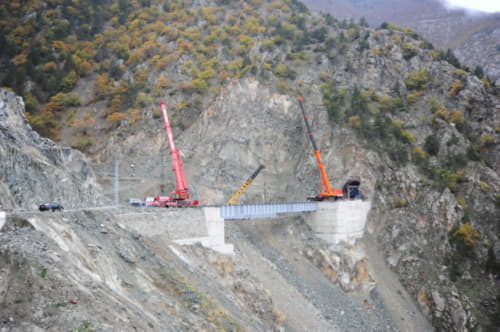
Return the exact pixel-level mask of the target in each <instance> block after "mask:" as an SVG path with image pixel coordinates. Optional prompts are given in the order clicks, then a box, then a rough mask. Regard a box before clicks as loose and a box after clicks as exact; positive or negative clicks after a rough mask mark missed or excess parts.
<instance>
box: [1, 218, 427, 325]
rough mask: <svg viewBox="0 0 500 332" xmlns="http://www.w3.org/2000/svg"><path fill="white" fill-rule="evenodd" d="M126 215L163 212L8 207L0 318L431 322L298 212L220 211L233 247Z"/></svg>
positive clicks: (361, 258)
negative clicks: (152, 228) (223, 249)
mask: <svg viewBox="0 0 500 332" xmlns="http://www.w3.org/2000/svg"><path fill="white" fill-rule="evenodd" d="M172 212H173V211H172ZM127 214H131V215H133V216H134V218H135V219H137V218H138V219H140V221H141V222H147V220H148V218H149V217H150V216H151V214H155V215H156V217H157V218H158V217H160V216H161V215H163V218H165V219H168V214H169V211H168V210H166V209H161V210H155V211H154V212H151V211H143V213H142V214H138V213H137V211H132V210H127V209H126V208H125V209H123V208H122V209H120V211H118V210H113V209H107V210H102V209H87V210H82V211H72V212H63V213H49V214H46V215H44V214H43V213H21V214H20V213H18V214H13V215H12V218H10V219H9V221H8V223H7V225H6V226H5V227H4V228H3V229H2V231H1V232H0V308H1V309H2V310H0V329H1V330H2V331H16V332H17V331H38V330H43V331H61V330H65V331H116V330H126V331H133V330H141V331H180V330H206V331H221V330H224V331H226V330H227V331H233V330H243V331H269V330H294V331H295V330H316V331H400V330H406V329H409V330H411V331H422V332H423V331H428V330H429V328H430V327H429V325H428V324H427V323H426V321H425V319H424V318H423V317H422V316H421V314H420V313H419V312H418V309H416V308H415V307H414V306H413V305H412V303H411V299H410V297H409V296H408V295H407V294H406V292H405V291H404V290H402V289H399V293H397V292H396V289H393V291H392V292H389V293H383V292H382V293H381V292H378V291H373V289H374V288H375V289H377V288H376V286H375V283H374V281H373V279H371V275H370V273H369V271H368V266H367V262H366V256H365V255H364V253H363V251H362V250H361V251H360V250H359V249H358V250H355V248H351V250H352V254H351V255H347V254H344V253H343V252H342V251H341V250H339V249H337V248H332V247H329V246H328V245H327V244H326V243H323V242H322V241H321V240H319V239H318V238H316V237H315V236H314V234H313V233H312V232H311V230H310V228H309V227H308V226H307V225H306V224H305V223H304V220H303V218H302V217H292V218H281V219H274V220H255V221H244V222H228V223H227V225H226V233H227V239H226V240H227V241H229V242H232V243H234V245H235V251H236V254H235V255H234V256H232V257H231V256H224V255H220V254H217V253H216V252H213V251H210V250H207V249H204V248H203V247H201V246H199V245H193V246H187V247H179V246H178V245H175V244H174V243H172V242H170V241H169V240H168V239H165V238H159V237H154V236H153V237H146V236H141V235H140V234H138V233H137V232H135V231H131V230H130V226H131V225H129V224H128V223H123V220H124V219H126V216H127ZM129 222H133V220H132V219H130V218H129ZM394 285H397V283H396V284H392V286H393V287H394ZM387 295H390V296H391V297H392V298H393V300H394V301H396V302H394V303H397V304H398V306H397V307H394V308H389V307H387V305H386V302H385V301H384V296H387ZM408 313H410V315H411V316H410V317H408Z"/></svg>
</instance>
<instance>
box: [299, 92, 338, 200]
mask: <svg viewBox="0 0 500 332" xmlns="http://www.w3.org/2000/svg"><path fill="white" fill-rule="evenodd" d="M297 100H298V101H299V105H300V109H301V111H302V115H303V116H304V122H305V123H306V128H307V134H308V136H309V139H310V140H311V143H312V146H313V149H314V156H315V157H316V161H317V163H318V168H319V172H320V174H321V192H320V193H319V194H317V195H316V196H314V197H308V198H307V199H308V200H314V201H322V200H325V199H326V200H337V199H342V198H344V193H343V190H342V189H332V187H331V186H330V181H329V180H328V175H327V174H326V169H325V165H323V162H322V161H321V151H320V150H319V149H318V146H317V145H316V140H315V139H314V134H313V132H312V130H311V126H310V125H309V120H308V119H307V115H306V112H305V110H304V105H303V104H302V101H303V99H302V97H299V98H297Z"/></svg>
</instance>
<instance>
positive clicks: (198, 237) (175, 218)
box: [120, 207, 233, 255]
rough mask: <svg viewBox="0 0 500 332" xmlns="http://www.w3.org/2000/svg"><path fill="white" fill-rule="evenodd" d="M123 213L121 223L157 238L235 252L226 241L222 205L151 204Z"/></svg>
mask: <svg viewBox="0 0 500 332" xmlns="http://www.w3.org/2000/svg"><path fill="white" fill-rule="evenodd" d="M149 209H153V210H154V211H151V210H149V211H148V209H144V210H140V211H137V212H132V213H130V212H129V213H124V214H123V215H121V216H120V223H121V224H122V225H123V226H124V227H126V228H129V229H132V230H134V231H136V232H137V233H139V234H141V235H144V236H147V237H151V238H153V239H156V240H160V241H166V240H171V241H173V242H175V243H177V244H180V245H191V244H195V243H201V244H202V245H203V246H204V247H207V248H210V249H212V250H215V251H218V252H220V253H223V254H229V255H231V254H233V245H232V244H226V243H225V241H224V236H225V232H224V219H222V218H221V216H220V208H219V207H203V208H201V209H200V208H193V209H191V208H189V209H163V208H149Z"/></svg>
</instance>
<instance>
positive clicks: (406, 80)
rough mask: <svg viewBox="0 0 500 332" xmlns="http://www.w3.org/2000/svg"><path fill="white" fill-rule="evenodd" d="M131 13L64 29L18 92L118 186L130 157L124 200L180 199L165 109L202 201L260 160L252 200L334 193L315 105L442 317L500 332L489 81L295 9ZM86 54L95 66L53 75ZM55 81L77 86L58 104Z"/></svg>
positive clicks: (337, 159)
mask: <svg viewBox="0 0 500 332" xmlns="http://www.w3.org/2000/svg"><path fill="white" fill-rule="evenodd" d="M123 5H127V3H124V4H123ZM129 5H130V6H126V8H127V10H128V11H127V13H128V15H124V16H123V17H121V16H120V17H114V18H109V24H108V25H104V24H103V25H102V27H103V30H102V31H101V32H102V33H101V34H98V35H96V38H94V39H92V41H90V40H84V39H78V38H80V34H79V33H80V32H81V31H80V32H79V30H78V31H75V34H74V35H73V34H69V35H64V36H63V37H64V38H66V39H64V38H63V39H64V44H61V43H55V44H53V45H54V48H53V50H52V52H49V53H43V54H45V55H47V57H48V58H43V57H42V58H41V59H40V62H39V63H38V64H37V65H36V66H35V67H34V69H39V70H47V72H45V74H43V75H42V73H40V76H36V77H33V79H32V80H30V83H29V84H19V85H17V86H16V88H17V89H19V90H22V91H21V92H22V93H23V94H24V95H25V97H26V99H28V100H30V103H29V105H30V109H29V111H28V114H29V116H28V117H29V119H30V121H31V122H32V123H33V124H34V125H35V127H36V128H37V129H38V130H40V131H41V132H43V131H44V130H46V131H45V132H46V133H47V134H49V135H51V136H56V137H57V138H59V139H60V140H61V142H64V143H67V144H68V145H73V146H75V147H78V148H79V149H81V150H83V151H85V152H86V153H87V155H88V156H89V157H90V158H92V161H93V165H94V166H95V170H96V171H97V173H98V174H99V179H100V182H101V183H102V184H103V185H105V186H108V187H109V186H110V185H111V183H112V182H111V179H110V174H112V167H113V164H114V161H115V160H118V161H120V170H121V171H120V174H121V175H122V181H123V182H122V184H123V187H122V188H123V189H124V191H123V192H122V193H121V194H122V198H123V197H129V196H138V197H141V196H142V195H146V194H148V195H151V194H156V193H158V191H159V190H160V188H161V187H160V185H161V184H163V187H164V188H165V189H166V190H170V188H173V174H172V172H171V171H170V164H169V157H168V151H167V150H166V142H165V134H164V131H163V128H162V123H161V118H160V114H159V112H158V104H157V102H158V101H160V100H165V101H166V102H167V105H168V107H169V112H170V114H171V122H172V123H173V124H174V127H173V130H174V133H175V135H176V145H177V146H178V147H179V148H180V149H181V150H182V151H183V160H184V164H185V165H186V168H187V175H188V180H189V183H190V186H191V188H192V189H193V191H194V192H196V194H197V196H198V198H200V199H202V200H205V201H206V202H207V203H222V202H224V201H225V199H227V197H228V195H230V194H231V193H233V192H234V191H235V190H236V188H238V186H239V185H241V183H242V182H243V181H244V180H245V179H246V178H247V177H248V176H249V174H250V173H251V172H252V171H253V170H254V169H255V168H256V167H257V166H258V164H260V163H262V164H264V165H266V169H265V170H264V171H263V172H262V174H261V175H259V177H258V178H257V180H256V181H255V183H254V184H253V185H252V186H251V187H250V188H249V190H248V191H247V193H245V196H243V197H242V201H243V202H254V201H282V200H297V199H301V198H303V197H306V196H309V195H311V194H314V193H316V192H317V190H318V184H319V177H318V174H317V173H318V172H317V168H316V166H315V160H314V159H313V155H312V151H311V147H310V143H309V142H308V139H307V135H306V132H305V130H304V125H303V120H302V118H301V116H300V111H299V108H298V105H297V102H296V98H297V97H298V96H299V95H302V96H303V97H304V98H305V105H306V110H307V111H308V113H309V115H310V119H311V121H312V125H313V128H314V132H315V135H316V138H317V140H318V144H319V146H320V149H321V150H322V152H323V156H324V162H325V165H326V169H327V170H328V172H329V174H330V176H331V177H332V178H331V180H332V182H333V184H334V185H335V187H338V186H341V185H342V184H343V182H344V181H345V180H346V179H347V178H348V177H349V176H360V177H361V179H362V190H363V191H364V193H365V196H366V197H367V198H368V199H370V200H371V201H372V206H373V209H372V211H371V214H370V217H369V225H368V226H369V227H368V232H369V233H370V234H371V236H373V237H375V238H376V241H377V243H379V245H380V246H381V248H382V250H383V252H384V255H385V259H386V260H387V263H388V264H390V265H391V267H392V269H393V270H394V271H396V272H397V273H398V276H399V278H400V279H401V281H402V282H403V284H404V285H405V287H406V289H407V290H408V291H409V293H410V294H411V296H412V298H413V299H414V300H415V301H418V303H419V306H420V308H421V310H422V311H423V312H424V314H425V315H426V317H427V318H428V319H429V321H431V322H432V324H433V325H434V326H435V328H436V329H439V330H459V331H465V330H473V329H483V330H488V329H495V328H496V327H498V325H499V323H498V320H497V317H499V316H500V315H499V314H498V310H499V309H498V308H499V307H498V305H499V301H498V291H499V286H498V282H499V281H498V280H499V279H498V278H499V274H500V273H499V257H500V239H499V238H498V234H500V230H499V225H498V222H497V215H498V212H499V211H498V210H499V205H500V204H499V197H500V196H499V194H500V180H499V173H498V172H499V169H498V165H499V156H500V154H499V152H500V151H499V147H498V138H497V135H498V132H499V128H500V123H499V119H498V113H499V106H498V105H499V104H500V102H499V99H498V90H496V89H495V88H494V87H491V86H490V85H489V82H488V81H487V80H484V79H483V80H481V79H479V78H478V77H477V76H475V75H472V74H471V73H469V72H467V71H466V70H464V69H460V68H457V67H455V66H454V65H453V64H451V63H450V62H449V60H450V59H449V57H447V56H446V54H445V53H444V52H442V51H439V50H436V49H434V48H433V47H431V45H430V44H429V43H428V42H426V41H425V40H421V39H420V38H419V37H418V36H416V35H415V34H414V33H413V32H412V31H409V30H404V29H401V28H397V27H394V26H391V25H387V26H385V27H384V28H379V29H375V30H374V29H370V28H367V27H364V26H362V25H360V24H356V23H346V24H344V23H343V22H340V21H337V20H336V19H334V18H333V17H332V16H331V15H327V14H322V15H312V14H309V13H307V10H305V7H304V5H303V4H302V3H299V2H295V1H285V2H280V1H275V2H264V1H262V2H261V1H251V2H248V3H247V2H241V3H227V2H224V1H222V2H213V3H212V2H210V3H203V6H201V4H199V3H193V4H187V3H185V2H183V3H171V4H169V5H166V4H163V3H162V4H160V3H158V2H153V3H152V4H149V2H148V4H146V3H144V4H142V3H141V4H140V5H139V4H138V3H136V2H131V3H130V4H129ZM106 8H107V7H106ZM113 8H114V7H111V8H109V10H116V8H114V9H113ZM241 8H243V10H241ZM40 10H42V9H40ZM102 12H103V13H105V10H104V9H103V11H102ZM68 13H73V12H71V11H68V10H61V11H57V10H56V11H54V12H52V15H54V16H55V17H58V19H60V20H62V18H64V17H65V16H64V15H66V14H68ZM105 18H106V17H104V19H105ZM127 20H129V21H127ZM122 21H123V22H128V23H130V24H122V23H123V22H122ZM96 22H97V21H96ZM59 23H60V22H59ZM96 27H99V26H98V25H93V28H96ZM104 27H105V28H104ZM125 27H126V28H125ZM41 30H42V31H43V29H41ZM71 36H73V37H71ZM74 36H76V37H74ZM131 36H133V38H132V37H131ZM46 37H47V38H48V37H53V36H52V35H50V34H48V35H47V36H46ZM75 38H76V39H75ZM94 42H95V43H96V44H93V43H94ZM63 46H64V47H63ZM72 50H78V52H76V53H75V54H73V55H75V56H78V59H80V60H82V59H85V60H86V61H87V62H88V63H89V65H90V67H88V66H83V67H85V68H87V69H88V71H83V70H75V74H71V75H70V72H71V71H72V70H73V69H74V68H73V66H74V65H76V64H78V65H79V66H82V65H83V63H84V61H75V59H76V58H75V59H74V58H73V57H71V59H73V60H72V61H69V60H68V61H66V62H64V63H62V62H61V63H60V64H59V65H58V66H56V67H53V66H52V65H47V63H48V62H51V60H53V59H51V58H50V57H54V58H61V57H62V55H63V54H66V56H69V54H71V52H72ZM91 50H96V52H95V53H93V52H90V51H91ZM65 52H66V53H65ZM68 52H70V53H68ZM28 58H29V57H28ZM42 60H43V61H42ZM44 61H47V62H44ZM52 62H53V61H52ZM452 62H453V61H452ZM79 66H77V67H78V68H80V67H79ZM83 67H82V68H83ZM18 69H19V68H18ZM16 70H17V69H16ZM19 70H20V71H19V72H17V73H18V74H19V73H20V72H22V70H21V69H19ZM51 70H55V71H56V72H57V73H59V74H60V78H61V81H60V82H59V83H60V84H61V85H55V88H54V89H55V92H54V91H52V92H50V91H45V90H44V91H42V92H43V93H42V92H40V91H41V90H37V88H38V89H45V87H49V85H44V84H40V82H44V80H45V79H48V78H50V77H51V75H49V73H50V71H51ZM24 73H26V72H24ZM63 74H64V75H63ZM67 75H70V77H69V78H67V79H64V78H66V77H67ZM16 77H17V76H16ZM58 77H59V76H58ZM71 78H73V79H72V80H71ZM37 79H40V81H37ZM54 79H57V77H55V76H54ZM63 81H64V82H65V84H62V82H63ZM70 83H72V84H70ZM57 86H59V88H60V89H64V91H63V90H61V91H59V92H58V91H57V89H56V88H57ZM29 88H32V89H31V90H29ZM28 90H29V91H28ZM36 91H38V92H37V93H35V92H36ZM28 92H30V93H31V97H30V95H29V94H28ZM56 92H57V93H56ZM51 93H52V94H53V95H51ZM47 94H48V95H51V97H48V98H46V99H45V100H44V98H43V97H44V96H47ZM35 96H38V97H40V98H39V99H37V100H38V102H39V103H40V109H37V108H36V107H35V106H36V105H35V104H36V103H35V102H34V99H33V98H32V97H35ZM35 99H36V98H35ZM41 110H44V112H45V113H44V112H41ZM44 114H48V116H47V117H43V116H42V115H44ZM45 120H47V121H45ZM49 120H50V121H49ZM56 120H57V121H56ZM47 129H50V130H47ZM2 160H3V159H2ZM37 195H38V194H37Z"/></svg>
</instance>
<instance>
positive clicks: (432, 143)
mask: <svg viewBox="0 0 500 332" xmlns="http://www.w3.org/2000/svg"><path fill="white" fill-rule="evenodd" d="M424 150H425V151H427V153H428V154H430V155H431V156H435V155H437V154H438V152H439V141H438V139H437V138H436V136H434V135H431V136H428V137H427V138H426V139H425V143H424Z"/></svg>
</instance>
